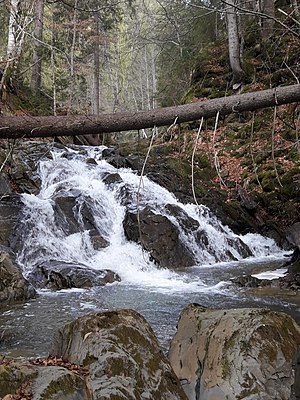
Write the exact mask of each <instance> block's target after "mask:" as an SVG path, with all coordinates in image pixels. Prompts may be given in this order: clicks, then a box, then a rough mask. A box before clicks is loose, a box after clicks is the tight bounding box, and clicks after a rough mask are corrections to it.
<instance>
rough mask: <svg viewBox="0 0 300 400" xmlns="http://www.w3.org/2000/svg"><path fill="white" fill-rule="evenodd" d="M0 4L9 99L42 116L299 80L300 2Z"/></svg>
mask: <svg viewBox="0 0 300 400" xmlns="http://www.w3.org/2000/svg"><path fill="white" fill-rule="evenodd" d="M279 3H280V4H279ZM281 3H282V4H281ZM0 6H1V8H0V18H1V24H0V26H1V28H0V29H1V32H0V57H1V58H0V62H1V64H0V65H1V69H2V77H1V84H0V91H1V96H2V99H4V98H5V96H6V93H7V92H9V89H10V86H11V85H13V87H18V92H19V94H20V96H21V94H23V93H24V94H26V95H27V97H31V101H32V105H33V106H34V114H39V115H42V114H49V106H51V114H52V115H74V114H85V115H99V114H103V113H115V112H123V111H134V112H136V111H140V110H151V109H154V108H157V107H164V106H173V105H178V104H182V103H187V102H193V101H196V100H197V99H206V98H209V99H210V98H216V97H223V96H228V95H230V94H237V93H239V92H249V91H252V90H253V91H254V90H257V89H268V88H273V87H277V86H282V85H287V84H298V83H299V80H298V76H299V68H300V67H299V52H298V51H297V49H298V48H299V46H298V45H299V7H298V4H297V0H291V1H285V0H284V1H281V2H276V3H275V2H274V1H273V0H261V1H258V2H256V1H242V2H238V1H232V0H229V1H225V0H222V1H216V0H213V1H209V2H204V1H195V0H191V1H188V0H175V1H168V0H145V1H139V0H105V1H101V2H99V1H93V0H89V1H80V0H67V1H54V0H53V1H50V0H49V1H46V0H24V1H20V0H12V1H8V0H2V1H1V3H0ZM213 49H215V51H213ZM216 60H218V61H219V62H218V64H219V65H218V66H216V65H214V63H215V62H216ZM204 64H210V66H211V68H210V69H209V68H208V65H206V66H204ZM217 68H218V70H216V69H217ZM212 73H214V74H215V75H216V76H215V77H214V78H212V79H210V75H211V74H212ZM262 74H264V79H262ZM266 75H267V76H268V80H266V79H265V76H266ZM207 81H210V86H211V90H210V91H207V89H206V87H205V86H207V84H206V82H207ZM195 86H196V87H197V88H196V90H195ZM11 90H12V91H13V92H14V90H15V89H14V88H11ZM193 90H194V93H193ZM296 100H298V99H296Z"/></svg>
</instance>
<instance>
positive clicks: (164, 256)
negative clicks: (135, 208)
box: [123, 208, 195, 268]
mask: <svg viewBox="0 0 300 400" xmlns="http://www.w3.org/2000/svg"><path fill="white" fill-rule="evenodd" d="M123 226H124V231H125V235H126V237H127V239H128V240H132V241H135V242H140V243H141V244H142V245H143V247H144V248H145V249H146V250H147V251H149V253H150V256H151V258H152V259H153V260H154V261H155V262H156V263H157V264H158V265H160V266H161V267H164V268H182V267H189V266H192V265H194V264H195V259H194V257H193V254H192V253H191V251H189V249H188V248H187V247H186V246H185V245H184V243H183V242H182V240H181V239H180V235H179V229H178V227H177V226H175V225H174V224H173V223H172V222H171V220H170V219H168V218H167V217H165V216H163V215H160V214H155V213H154V212H153V211H151V210H150V209H149V208H145V209H144V210H141V212H140V213H139V220H138V215H137V214H136V213H132V212H129V211H127V213H126V216H125V219H124V222H123Z"/></svg>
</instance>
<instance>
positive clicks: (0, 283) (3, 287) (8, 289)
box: [0, 248, 36, 308]
mask: <svg viewBox="0 0 300 400" xmlns="http://www.w3.org/2000/svg"><path fill="white" fill-rule="evenodd" d="M35 296H36V291H35V290H34V288H33V287H32V286H31V284H30V283H29V282H28V281H27V280H26V279H25V278H24V277H23V275H22V273H21V271H20V269H19V267H18V266H17V265H16V264H15V262H14V259H13V256H11V255H10V254H9V252H8V251H5V250H3V248H2V249H0V308H1V306H2V307H3V306H6V305H11V304H14V303H19V302H23V301H26V300H29V299H32V298H34V297H35Z"/></svg>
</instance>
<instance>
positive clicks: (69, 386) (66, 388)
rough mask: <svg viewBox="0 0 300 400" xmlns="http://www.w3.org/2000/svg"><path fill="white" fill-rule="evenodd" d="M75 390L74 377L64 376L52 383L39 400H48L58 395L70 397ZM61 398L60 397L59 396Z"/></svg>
mask: <svg viewBox="0 0 300 400" xmlns="http://www.w3.org/2000/svg"><path fill="white" fill-rule="evenodd" d="M77 379H79V378H77ZM76 389H77V382H76V377H73V376H71V375H64V376H62V377H60V378H59V379H58V380H56V381H52V382H51V383H50V384H49V385H48V386H47V388H46V389H45V390H44V392H43V393H42V394H41V400H49V399H51V398H54V397H56V396H57V395H58V393H60V396H61V394H62V395H63V396H68V395H72V394H73V393H75V391H76ZM61 398H62V396H61Z"/></svg>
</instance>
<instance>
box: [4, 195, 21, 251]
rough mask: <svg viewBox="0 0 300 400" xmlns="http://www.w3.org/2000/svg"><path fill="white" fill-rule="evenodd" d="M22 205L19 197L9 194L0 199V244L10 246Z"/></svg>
mask: <svg viewBox="0 0 300 400" xmlns="http://www.w3.org/2000/svg"><path fill="white" fill-rule="evenodd" d="M22 208H23V203H22V200H21V196H20V195H18V194H10V195H6V196H3V197H1V201H0V244H2V245H4V246H10V245H11V244H12V242H14V239H13V235H14V232H15V230H16V228H17V225H18V221H19V218H20V216H21V211H22Z"/></svg>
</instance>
